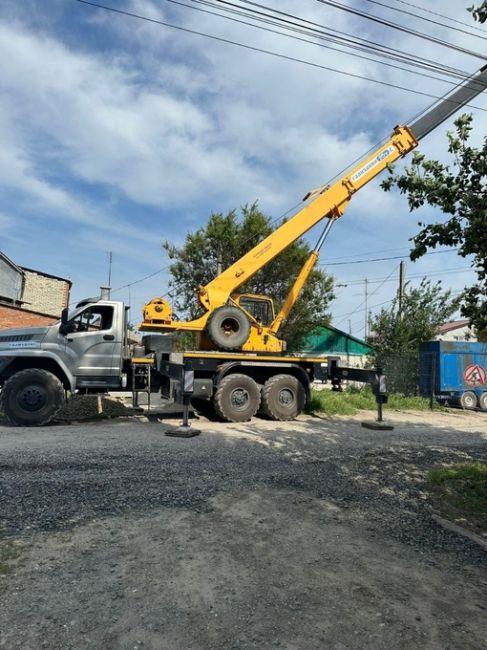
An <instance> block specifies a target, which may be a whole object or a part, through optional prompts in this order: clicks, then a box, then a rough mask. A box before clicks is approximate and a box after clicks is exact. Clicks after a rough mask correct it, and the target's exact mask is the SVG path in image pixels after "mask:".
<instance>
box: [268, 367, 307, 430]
mask: <svg viewBox="0 0 487 650" xmlns="http://www.w3.org/2000/svg"><path fill="white" fill-rule="evenodd" d="M305 404H306V392H305V390H304V387H303V384H302V383H301V382H300V381H299V379H297V378H296V377H294V376H293V375H286V374H281V375H274V376H273V377H271V378H270V379H268V380H267V381H266V383H265V384H264V388H263V389H262V412H263V413H264V415H266V416H267V417H269V418H270V419H271V420H294V419H295V418H296V417H297V416H298V415H299V414H300V413H301V411H302V410H303V408H304V405H305Z"/></svg>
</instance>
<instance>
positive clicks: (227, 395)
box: [214, 373, 260, 422]
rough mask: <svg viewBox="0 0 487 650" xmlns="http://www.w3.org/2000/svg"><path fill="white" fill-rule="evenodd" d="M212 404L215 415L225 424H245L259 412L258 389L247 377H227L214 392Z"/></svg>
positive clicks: (238, 375) (239, 375)
mask: <svg viewBox="0 0 487 650" xmlns="http://www.w3.org/2000/svg"><path fill="white" fill-rule="evenodd" d="M214 404H215V411H216V413H217V415H219V416H220V417H221V418H222V420H225V422H247V421H248V420H251V419H252V418H253V416H254V415H255V414H256V413H257V411H258V410H259V406H260V390H259V387H258V386H257V384H256V382H255V381H254V380H253V379H252V378H251V377H248V376H247V375H243V374H241V373H235V374H233V375H227V376H226V377H224V378H223V379H222V380H221V382H220V384H219V386H218V388H217V390H216V393H215V397H214Z"/></svg>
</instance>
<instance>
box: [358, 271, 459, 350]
mask: <svg viewBox="0 0 487 650" xmlns="http://www.w3.org/2000/svg"><path fill="white" fill-rule="evenodd" d="M458 302H459V299H458V298H456V299H452V298H451V292H450V291H443V290H442V287H441V282H437V283H436V284H434V285H432V284H431V282H430V281H429V280H426V279H425V278H423V280H422V281H421V284H420V286H419V287H417V288H415V289H413V288H409V287H408V285H407V284H406V288H405V292H404V301H403V317H402V318H401V317H400V314H399V310H398V298H396V299H395V300H393V302H392V305H391V307H390V308H389V309H384V308H382V310H381V311H380V313H379V314H377V315H375V316H373V317H372V318H370V319H369V326H370V331H371V332H373V342H374V345H375V346H376V348H377V349H378V350H379V351H380V353H381V355H383V354H390V353H398V352H400V353H404V352H408V351H414V350H417V349H418V348H419V344H420V343H422V342H423V341H429V340H431V339H432V338H434V336H435V334H436V331H437V328H438V326H439V325H441V324H442V323H444V322H445V321H447V320H448V319H449V318H450V317H451V315H452V314H453V313H454V312H455V311H456V310H457V308H458Z"/></svg>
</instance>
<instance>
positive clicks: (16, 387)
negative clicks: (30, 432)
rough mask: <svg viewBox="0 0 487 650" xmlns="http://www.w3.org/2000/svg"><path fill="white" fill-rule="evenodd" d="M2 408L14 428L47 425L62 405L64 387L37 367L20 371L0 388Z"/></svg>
mask: <svg viewBox="0 0 487 650" xmlns="http://www.w3.org/2000/svg"><path fill="white" fill-rule="evenodd" d="M1 400H2V408H3V411H4V414H5V416H6V418H7V420H8V421H9V422H10V423H11V424H13V425H15V426H27V427H29V426H34V427H38V426H41V425H43V424H48V423H49V422H51V420H52V419H53V418H54V417H55V415H56V414H57V413H58V412H59V411H60V409H61V407H62V406H63V404H64V388H63V385H62V384H61V382H60V381H59V379H58V378H57V377H56V375H53V374H52V372H48V371H47V370H41V369H39V368H28V369H27V370H20V371H19V372H16V373H15V375H12V376H11V377H10V379H8V380H7V381H6V382H5V384H4V386H3V389H2V396H1Z"/></svg>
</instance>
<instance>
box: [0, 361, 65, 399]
mask: <svg viewBox="0 0 487 650" xmlns="http://www.w3.org/2000/svg"><path fill="white" fill-rule="evenodd" d="M30 368H32V369H38V370H46V371H47V372H50V373H52V374H53V375H54V376H55V377H57V378H58V379H59V381H60V382H61V384H62V385H63V388H64V390H70V391H74V389H75V379H74V377H73V376H72V375H71V373H70V372H69V371H68V369H67V368H66V367H64V364H62V363H61V362H59V361H58V360H57V359H56V358H53V357H49V356H44V355H43V356H42V357H28V356H19V357H16V358H15V359H14V360H13V361H12V363H11V364H9V365H8V366H7V368H6V373H5V374H4V375H3V377H2V380H7V379H9V378H10V377H12V375H14V374H16V373H17V372H20V371H21V370H28V369H30Z"/></svg>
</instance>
